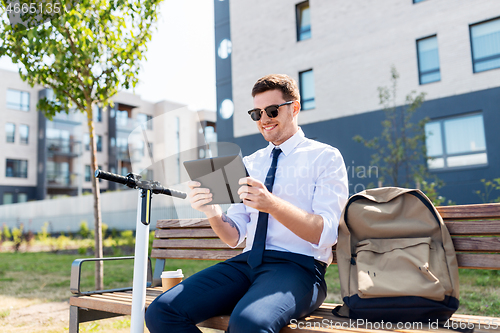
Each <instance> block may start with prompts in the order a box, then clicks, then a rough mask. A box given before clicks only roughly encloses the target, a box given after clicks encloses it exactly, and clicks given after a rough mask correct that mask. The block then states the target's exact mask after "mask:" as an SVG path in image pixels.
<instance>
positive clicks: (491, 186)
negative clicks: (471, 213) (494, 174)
mask: <svg viewBox="0 0 500 333" xmlns="http://www.w3.org/2000/svg"><path fill="white" fill-rule="evenodd" d="M481 183H483V185H484V192H482V191H481V190H478V191H476V194H477V195H478V196H479V198H481V201H482V202H483V203H490V202H500V196H499V197H498V198H496V199H491V198H490V194H491V192H492V191H494V190H497V191H500V178H495V179H493V180H486V179H481Z"/></svg>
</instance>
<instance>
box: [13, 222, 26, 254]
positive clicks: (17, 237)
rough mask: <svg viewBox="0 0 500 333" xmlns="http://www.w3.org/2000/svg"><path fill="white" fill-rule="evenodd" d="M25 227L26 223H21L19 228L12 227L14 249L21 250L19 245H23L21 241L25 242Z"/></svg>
mask: <svg viewBox="0 0 500 333" xmlns="http://www.w3.org/2000/svg"><path fill="white" fill-rule="evenodd" d="M23 229H24V224H22V223H21V225H20V227H19V229H18V228H12V238H13V240H14V250H15V251H16V252H17V251H19V247H21V243H22V242H23Z"/></svg>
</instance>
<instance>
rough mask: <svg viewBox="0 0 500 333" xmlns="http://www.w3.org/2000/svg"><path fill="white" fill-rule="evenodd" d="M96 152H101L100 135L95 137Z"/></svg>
mask: <svg viewBox="0 0 500 333" xmlns="http://www.w3.org/2000/svg"><path fill="white" fill-rule="evenodd" d="M96 145H97V151H102V135H98V136H97V143H96Z"/></svg>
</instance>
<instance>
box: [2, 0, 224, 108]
mask: <svg viewBox="0 0 500 333" xmlns="http://www.w3.org/2000/svg"><path fill="white" fill-rule="evenodd" d="M213 5H214V4H213V0H189V1H179V0H164V1H163V3H162V4H161V7H160V15H159V19H158V25H157V26H158V29H157V31H156V32H154V33H153V37H152V40H151V42H150V43H149V44H148V51H147V54H146V57H147V60H146V61H145V62H143V64H142V66H143V68H142V70H141V72H140V74H139V79H140V83H139V85H138V86H137V87H136V88H135V91H134V93H136V94H138V95H141V97H142V98H143V99H144V100H147V101H150V102H158V101H161V100H169V101H172V102H177V103H182V104H186V105H188V107H189V108H190V109H192V110H201V109H205V110H212V111H215V109H216V96H215V51H214V12H213ZM0 68H2V69H8V70H13V71H17V66H16V65H14V64H12V62H11V61H10V59H8V58H5V57H3V58H0Z"/></svg>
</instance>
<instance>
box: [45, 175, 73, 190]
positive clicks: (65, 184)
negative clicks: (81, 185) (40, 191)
mask: <svg viewBox="0 0 500 333" xmlns="http://www.w3.org/2000/svg"><path fill="white" fill-rule="evenodd" d="M47 187H48V188H77V187H78V174H76V173H68V172H63V173H58V174H53V173H48V174H47Z"/></svg>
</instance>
